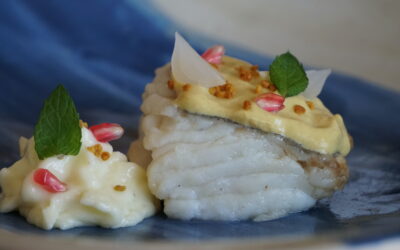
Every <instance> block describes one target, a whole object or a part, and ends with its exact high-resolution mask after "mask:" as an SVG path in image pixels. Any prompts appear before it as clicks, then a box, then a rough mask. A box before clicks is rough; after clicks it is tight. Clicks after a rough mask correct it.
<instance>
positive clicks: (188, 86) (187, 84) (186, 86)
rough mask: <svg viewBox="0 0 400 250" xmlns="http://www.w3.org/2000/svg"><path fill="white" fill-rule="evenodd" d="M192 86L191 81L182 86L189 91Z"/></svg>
mask: <svg viewBox="0 0 400 250" xmlns="http://www.w3.org/2000/svg"><path fill="white" fill-rule="evenodd" d="M191 87H192V85H190V84H189V83H186V84H185V85H183V86H182V89H183V91H189V90H190V88H191Z"/></svg>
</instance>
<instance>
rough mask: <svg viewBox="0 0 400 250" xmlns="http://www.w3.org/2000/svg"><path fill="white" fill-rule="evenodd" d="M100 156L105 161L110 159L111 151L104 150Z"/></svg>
mask: <svg viewBox="0 0 400 250" xmlns="http://www.w3.org/2000/svg"><path fill="white" fill-rule="evenodd" d="M100 158H101V159H102V160H103V161H106V160H108V159H110V153H109V152H106V151H104V152H102V153H101V155H100Z"/></svg>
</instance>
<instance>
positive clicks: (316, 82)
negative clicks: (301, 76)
mask: <svg viewBox="0 0 400 250" xmlns="http://www.w3.org/2000/svg"><path fill="white" fill-rule="evenodd" d="M331 72H332V71H331V70H330V69H322V70H307V71H306V74H307V77H308V86H307V88H306V90H305V91H304V92H303V93H302V95H303V96H305V97H306V98H308V99H313V98H316V97H317V96H318V95H319V94H320V93H321V91H322V88H323V87H324V84H325V81H326V79H327V78H328V76H329V75H330V74H331Z"/></svg>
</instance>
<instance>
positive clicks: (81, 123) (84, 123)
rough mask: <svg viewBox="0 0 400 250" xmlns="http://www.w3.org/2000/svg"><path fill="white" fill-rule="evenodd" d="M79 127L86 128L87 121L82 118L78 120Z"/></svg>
mask: <svg viewBox="0 0 400 250" xmlns="http://www.w3.org/2000/svg"><path fill="white" fill-rule="evenodd" d="M79 127H81V128H88V124H87V122H84V121H82V120H79Z"/></svg>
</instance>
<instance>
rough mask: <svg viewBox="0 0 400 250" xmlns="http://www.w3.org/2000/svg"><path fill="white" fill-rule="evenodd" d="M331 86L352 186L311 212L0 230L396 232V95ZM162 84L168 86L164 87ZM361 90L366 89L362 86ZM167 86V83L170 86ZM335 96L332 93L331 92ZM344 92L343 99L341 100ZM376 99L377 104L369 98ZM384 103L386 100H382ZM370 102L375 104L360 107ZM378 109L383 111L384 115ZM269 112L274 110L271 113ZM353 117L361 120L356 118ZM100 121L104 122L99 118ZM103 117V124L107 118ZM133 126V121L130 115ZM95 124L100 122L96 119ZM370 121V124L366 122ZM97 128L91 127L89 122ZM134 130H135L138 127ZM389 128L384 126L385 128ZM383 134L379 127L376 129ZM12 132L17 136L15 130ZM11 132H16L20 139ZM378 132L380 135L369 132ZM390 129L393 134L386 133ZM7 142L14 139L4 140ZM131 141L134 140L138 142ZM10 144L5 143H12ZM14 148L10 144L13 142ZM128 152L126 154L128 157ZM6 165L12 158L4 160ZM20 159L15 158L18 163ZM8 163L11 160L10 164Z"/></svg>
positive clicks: (213, 235)
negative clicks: (349, 143) (348, 145)
mask: <svg viewBox="0 0 400 250" xmlns="http://www.w3.org/2000/svg"><path fill="white" fill-rule="evenodd" d="M332 77H333V79H332V78H331V80H330V82H331V83H334V85H329V84H328V85H327V88H328V89H329V91H326V92H325V93H326V94H325V95H324V96H323V99H324V100H325V103H326V105H327V106H330V107H331V108H332V109H333V110H335V111H336V112H339V113H341V114H343V115H344V117H345V120H346V121H349V124H348V125H349V129H350V132H351V134H352V135H354V137H355V141H356V147H355V149H354V151H353V152H352V153H351V154H350V156H349V158H348V164H349V166H350V167H349V168H350V180H349V184H348V186H347V187H345V189H344V190H343V191H341V192H338V193H337V194H335V195H334V196H333V197H332V198H331V199H325V200H322V201H320V202H319V203H318V204H317V205H316V207H314V208H313V209H311V210H309V211H306V212H302V213H295V214H292V215H290V216H288V217H284V218H281V219H277V220H273V221H266V222H257V223H255V222H251V221H242V222H216V221H210V220H206V221H204V220H192V221H182V220H175V219H167V218H166V217H164V216H163V215H157V216H155V217H152V218H149V219H145V220H144V221H143V222H142V223H140V224H138V225H137V226H135V227H129V228H126V229H119V230H107V229H100V228H95V227H86V228H77V229H73V230H68V231H65V232H61V231H57V230H55V231H51V232H48V233H44V232H43V231H42V230H40V229H37V228H34V227H31V226H29V225H28V224H27V223H26V222H25V221H24V219H23V218H21V217H20V216H19V215H17V214H15V213H12V214H2V215H0V220H1V226H2V228H3V229H4V230H7V231H8V232H10V231H11V232H16V233H17V234H27V233H34V234H38V235H44V234H45V235H51V236H55V238H57V236H58V237H59V236H68V235H84V236H86V237H94V238H96V237H98V236H99V235H100V236H102V237H103V238H104V239H106V240H107V239H108V240H112V239H115V238H116V237H117V238H119V239H124V240H126V241H129V240H132V239H134V240H140V241H142V242H147V241H153V240H155V239H156V240H167V241H170V242H175V241H179V240H216V239H230V240H233V239H244V238H246V239H249V238H253V237H263V239H265V240H267V239H268V238H274V237H276V236H294V235H296V236H297V237H298V236H299V235H300V236H302V237H303V236H304V237H307V236H309V237H312V236H315V235H321V234H323V235H330V236H331V237H333V238H340V239H342V240H349V241H356V240H357V239H358V237H359V238H360V239H365V238H368V237H369V236H371V235H374V236H375V237H377V236H379V235H386V234H387V233H392V234H393V233H396V232H398V226H397V225H398V222H399V214H398V211H399V204H398V202H397V200H396V197H397V195H398V191H396V190H398V185H399V184H398V178H399V172H398V168H396V166H397V164H398V155H399V154H398V153H399V152H398V147H397V145H398V144H397V141H396V138H398V132H397V131H396V130H395V129H394V128H395V125H396V124H398V123H399V121H398V118H396V117H394V118H393V120H392V123H386V124H384V125H382V124H381V123H379V122H378V121H377V120H379V119H384V117H385V115H387V114H388V113H385V111H383V110H389V111H390V110H393V109H395V108H396V107H398V106H399V103H398V95H397V94H396V93H390V92H388V91H384V90H381V89H378V88H376V87H373V86H369V85H366V84H365V83H362V82H361V81H359V80H357V79H354V78H348V77H343V76H340V75H333V76H332ZM164 84H166V83H165V82H164ZM361 86H362V88H361ZM166 87H167V88H168V85H166ZM327 93H332V94H327ZM338 93H339V95H337V94H338ZM371 96H373V97H374V98H372V99H371V98H370V97H371ZM381 99H385V100H386V102H384V103H380V102H378V101H379V100H381ZM366 101H368V102H369V103H370V104H371V106H368V107H365V106H363V105H361V103H365V102H366ZM378 108H379V109H378ZM267 112H268V111H267ZM354 113H356V114H357V116H354ZM97 119H98V120H101V119H100V118H99V117H98V118H97ZM103 119H104V118H103ZM126 119H127V120H129V117H126ZM93 120H96V119H93ZM365 120H369V121H370V122H369V123H367V124H366V123H365ZM97 123H99V122H96V121H91V124H97ZM132 126H133V125H132ZM382 126H383V127H382ZM3 128H4V130H2V133H3V134H4V133H7V134H11V135H13V138H14V142H15V141H17V140H16V139H15V138H17V136H19V133H17V131H18V130H20V127H18V126H12V125H10V126H7V124H5V126H3ZM376 128H379V129H376ZM10 131H11V132H10ZM12 131H16V133H15V135H14V134H13V133H12ZM371 131H374V132H375V133H371ZM389 131H391V133H388V132H389ZM3 138H8V137H6V136H4V137H3ZM133 139H134V138H133V137H129V140H133ZM9 142H10V141H7V143H9ZM10 145H12V144H11V143H10ZM10 145H9V146H8V147H7V149H8V151H4V152H14V153H15V152H16V148H12V147H11V146H10ZM126 150H127V148H125V152H126ZM2 159H4V161H6V160H7V158H2ZM15 159H16V157H15V158H14V160H15ZM9 163H10V162H9V161H8V162H7V164H9Z"/></svg>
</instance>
